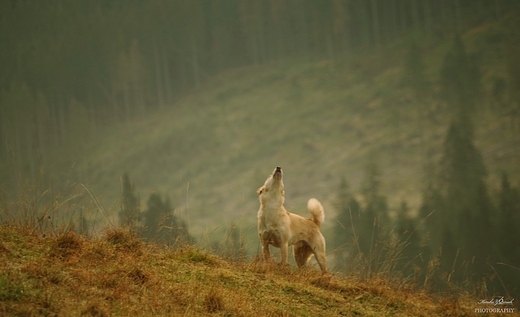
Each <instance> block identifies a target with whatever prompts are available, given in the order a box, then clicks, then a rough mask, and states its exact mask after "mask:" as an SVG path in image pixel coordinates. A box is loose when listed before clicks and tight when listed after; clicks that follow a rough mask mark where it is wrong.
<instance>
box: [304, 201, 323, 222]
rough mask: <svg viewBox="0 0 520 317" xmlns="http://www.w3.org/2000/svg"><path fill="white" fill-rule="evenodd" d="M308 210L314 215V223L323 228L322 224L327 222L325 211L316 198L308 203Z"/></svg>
mask: <svg viewBox="0 0 520 317" xmlns="http://www.w3.org/2000/svg"><path fill="white" fill-rule="evenodd" d="M307 209H309V212H310V213H311V215H312V221H314V223H315V224H317V225H318V227H321V224H322V223H323V221H324V220H325V212H324V211H323V206H322V205H321V203H320V202H319V201H318V200H317V199H316V198H311V199H309V201H308V202H307Z"/></svg>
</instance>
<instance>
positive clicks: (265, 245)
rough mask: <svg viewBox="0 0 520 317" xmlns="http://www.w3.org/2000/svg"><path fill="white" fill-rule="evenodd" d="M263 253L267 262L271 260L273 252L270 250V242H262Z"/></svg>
mask: <svg viewBox="0 0 520 317" xmlns="http://www.w3.org/2000/svg"><path fill="white" fill-rule="evenodd" d="M262 254H263V255H264V259H265V262H266V263H270V262H271V253H270V252H269V243H262Z"/></svg>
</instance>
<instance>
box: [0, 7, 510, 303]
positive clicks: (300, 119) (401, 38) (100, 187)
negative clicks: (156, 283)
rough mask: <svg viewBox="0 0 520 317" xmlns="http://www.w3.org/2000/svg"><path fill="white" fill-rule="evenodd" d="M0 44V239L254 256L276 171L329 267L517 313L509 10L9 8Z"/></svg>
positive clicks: (1, 20)
mask: <svg viewBox="0 0 520 317" xmlns="http://www.w3.org/2000/svg"><path fill="white" fill-rule="evenodd" d="M0 30H1V31H0V69H1V71H0V140H1V144H0V190H1V191H0V208H1V212H0V222H2V223H4V225H5V224H7V223H12V222H13V221H14V222H18V223H22V224H24V225H28V226H31V227H32V228H36V229H37V230H44V229H45V230H47V231H49V230H50V232H63V231H68V230H73V231H75V232H78V233H81V234H83V235H86V236H88V237H92V236H96V235H97V234H99V233H100V232H102V231H103V230H104V228H109V227H128V228H132V230H135V232H136V233H137V234H138V235H140V236H142V237H143V239H145V240H149V241H154V242H156V243H158V244H161V245H170V246H173V245H176V244H179V243H190V244H197V245H200V246H201V247H203V248H208V249H209V250H212V252H214V253H216V254H219V255H220V256H222V257H224V258H227V259H230V260H236V261H250V260H251V259H252V258H253V257H254V256H255V255H256V254H258V253H259V252H260V244H259V240H258V236H257V211H258V207H259V202H258V197H257V194H256V190H257V189H258V187H260V186H261V185H262V184H263V182H264V181H265V179H266V178H267V176H268V175H269V173H271V172H272V170H273V168H274V167H276V166H281V167H282V168H283V169H284V182H285V190H286V194H285V198H286V203H285V206H286V208H287V209H288V210H289V211H291V212H293V213H298V214H300V215H303V216H306V217H310V215H309V214H308V212H307V210H306V208H305V206H306V202H307V200H308V199H309V198H311V197H316V198H318V199H319V200H320V201H321V202H322V203H323V205H324V208H325V215H326V216H325V223H324V225H323V227H322V229H321V230H322V232H323V234H324V236H325V238H326V240H327V253H328V257H329V263H330V264H329V266H330V269H331V270H332V271H335V272H343V273H345V274H352V272H357V273H356V274H359V275H360V276H364V277H368V276H374V275H376V276H378V275H381V276H388V277H392V278H400V279H402V280H404V281H406V282H407V283H412V284H413V285H415V286H416V287H418V288H425V289H427V290H428V291H432V292H450V293H456V292H457V291H458V290H459V289H466V290H469V291H472V292H475V293H477V294H491V295H493V294H500V295H502V296H514V294H516V295H517V297H520V288H519V287H520V242H519V241H520V2H519V1H517V0H320V1H317V0H277V1H273V0H255V1H243V0H176V1H167V0H113V1H101V0H90V1H83V0H69V1H28V0H9V1H1V2H0ZM274 253H275V254H278V250H276V251H275V252H274Z"/></svg>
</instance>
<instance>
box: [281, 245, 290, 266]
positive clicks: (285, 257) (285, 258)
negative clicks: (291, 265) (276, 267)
mask: <svg viewBox="0 0 520 317" xmlns="http://www.w3.org/2000/svg"><path fill="white" fill-rule="evenodd" d="M280 252H281V253H282V265H287V263H288V261H289V244H288V243H284V244H282V245H281V246H280Z"/></svg>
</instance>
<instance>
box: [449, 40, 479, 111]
mask: <svg viewBox="0 0 520 317" xmlns="http://www.w3.org/2000/svg"><path fill="white" fill-rule="evenodd" d="M440 84H441V95H442V97H443V99H444V101H445V102H446V104H447V105H448V107H449V108H450V110H451V111H452V113H453V114H458V113H460V112H462V113H464V114H466V115H472V114H474V113H475V112H476V111H477V106H478V101H479V100H480V97H481V94H482V93H481V92H482V84H481V75H480V71H479V69H478V67H477V65H476V63H475V62H474V61H473V60H472V59H471V58H470V57H469V56H468V55H467V54H466V48H465V46H464V42H462V39H461V38H460V36H459V35H457V36H456V37H455V39H454V42H453V48H452V49H451V51H450V52H449V53H448V54H447V55H446V56H445V57H444V61H443V64H442V68H441V78H440Z"/></svg>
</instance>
